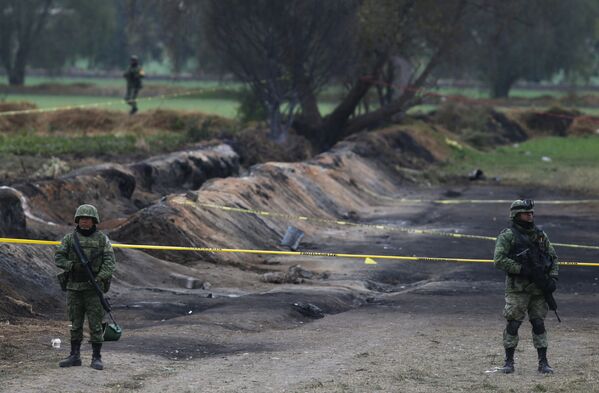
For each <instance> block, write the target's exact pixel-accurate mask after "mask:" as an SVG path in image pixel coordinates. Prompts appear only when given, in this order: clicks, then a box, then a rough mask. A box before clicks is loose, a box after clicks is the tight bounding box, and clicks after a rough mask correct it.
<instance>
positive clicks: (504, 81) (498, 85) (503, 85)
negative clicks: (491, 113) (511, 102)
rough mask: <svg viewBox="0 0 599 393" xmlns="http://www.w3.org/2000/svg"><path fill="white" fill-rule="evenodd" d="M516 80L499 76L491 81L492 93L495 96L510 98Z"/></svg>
mask: <svg viewBox="0 0 599 393" xmlns="http://www.w3.org/2000/svg"><path fill="white" fill-rule="evenodd" d="M515 82H516V81H515V80H514V78H511V77H505V78H498V79H496V80H494V81H492V82H491V94H492V96H493V98H508V96H509V94H510V89H511V88H512V86H513V85H514V83H515Z"/></svg>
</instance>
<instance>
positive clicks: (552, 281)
mask: <svg viewBox="0 0 599 393" xmlns="http://www.w3.org/2000/svg"><path fill="white" fill-rule="evenodd" d="M545 289H546V290H547V292H555V290H556V289H557V278H555V277H549V279H548V280H547V285H546V288H545Z"/></svg>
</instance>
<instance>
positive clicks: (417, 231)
mask: <svg viewBox="0 0 599 393" xmlns="http://www.w3.org/2000/svg"><path fill="white" fill-rule="evenodd" d="M172 201H173V202H175V203H179V204H187V205H192V206H195V205H199V206H202V207H207V208H211V209H219V210H225V211H232V212H236V213H245V214H255V215H260V216H270V217H279V218H285V219H290V220H302V221H311V222H319V223H323V224H332V225H349V226H360V227H369V228H375V229H379V230H387V231H398V232H405V233H413V234H417V235H433V236H446V237H453V238H458V239H477V240H492V241H495V240H496V239H497V238H496V237H494V236H482V235H469V234H465V233H453V232H443V231H435V230H432V229H413V228H403V227H399V226H395V225H385V224H362V223H359V222H351V221H339V220H334V219H326V218H318V217H306V216H294V215H291V214H285V213H276V212H267V211H260V210H253V209H244V208H239V207H229V206H222V205H217V204H214V203H203V202H192V201H189V200H187V199H186V198H184V197H175V198H173V199H172ZM551 244H552V245H554V246H559V247H568V248H580V249H586V250H599V246H591V245H586V244H570V243H553V242H552V243H551Z"/></svg>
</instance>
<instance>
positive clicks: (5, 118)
mask: <svg viewBox="0 0 599 393" xmlns="http://www.w3.org/2000/svg"><path fill="white" fill-rule="evenodd" d="M36 108H37V107H36V106H35V105H34V104H32V103H30V102H25V101H23V102H3V101H0V132H4V131H13V130H23V129H35V128H36V127H37V124H38V117H39V116H38V115H37V114H35V113H27V114H20V115H2V112H12V111H24V110H29V109H36Z"/></svg>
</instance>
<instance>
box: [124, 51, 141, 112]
mask: <svg viewBox="0 0 599 393" xmlns="http://www.w3.org/2000/svg"><path fill="white" fill-rule="evenodd" d="M123 76H124V77H125V79H126V80H127V92H126V93H125V101H127V104H129V106H131V110H130V111H129V114H131V115H132V114H134V113H135V112H137V101H136V99H137V94H138V93H139V91H140V90H141V88H142V87H143V86H142V83H141V80H142V78H143V77H144V76H145V74H144V70H143V68H141V66H140V65H139V59H138V58H137V56H135V55H133V56H131V59H130V60H129V68H127V71H125V73H124V74H123Z"/></svg>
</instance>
